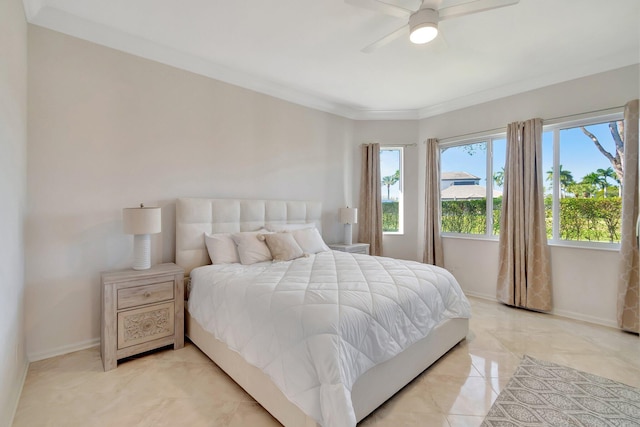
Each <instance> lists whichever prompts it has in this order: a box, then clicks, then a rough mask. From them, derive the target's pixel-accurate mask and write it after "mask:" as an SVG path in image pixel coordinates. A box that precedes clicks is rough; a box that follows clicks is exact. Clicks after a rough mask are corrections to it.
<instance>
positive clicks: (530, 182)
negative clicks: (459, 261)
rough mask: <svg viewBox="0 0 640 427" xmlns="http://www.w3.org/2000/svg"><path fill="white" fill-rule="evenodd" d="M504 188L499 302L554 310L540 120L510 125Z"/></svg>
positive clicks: (532, 308)
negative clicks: (552, 304) (545, 210)
mask: <svg viewBox="0 0 640 427" xmlns="http://www.w3.org/2000/svg"><path fill="white" fill-rule="evenodd" d="M503 190H504V191H503V196H502V215H501V218H500V267H499V272H498V286H497V297H498V300H500V301H502V302H503V303H505V304H508V305H512V306H516V307H522V308H528V309H531V310H538V311H549V310H551V263H550V256H549V247H548V246H547V233H546V225H545V212H544V187H543V183H542V120H541V119H532V120H527V121H526V122H515V123H510V124H509V125H508V126H507V161H506V165H505V180H504V188H503Z"/></svg>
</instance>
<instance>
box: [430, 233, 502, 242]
mask: <svg viewBox="0 0 640 427" xmlns="http://www.w3.org/2000/svg"><path fill="white" fill-rule="evenodd" d="M441 236H442V237H444V238H447V239H463V240H486V241H488V242H497V241H498V240H499V237H498V236H488V235H486V234H458V233H442V234H441Z"/></svg>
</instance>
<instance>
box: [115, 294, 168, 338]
mask: <svg viewBox="0 0 640 427" xmlns="http://www.w3.org/2000/svg"><path fill="white" fill-rule="evenodd" d="M174 312H175V306H174V303H173V301H172V302H169V303H165V304H158V305H152V306H150V307H143V308H138V309H135V310H128V311H122V312H120V313H118V349H121V348H125V347H130V346H132V345H136V344H140V343H144V342H147V341H152V340H155V339H158V338H164V337H168V336H171V335H173V334H174V330H175V326H174Z"/></svg>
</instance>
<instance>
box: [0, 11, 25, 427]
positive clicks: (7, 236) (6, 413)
mask: <svg viewBox="0 0 640 427" xmlns="http://www.w3.org/2000/svg"><path fill="white" fill-rule="evenodd" d="M26 150H27V23H26V20H25V16H24V9H23V7H22V2H21V1H20V0H8V1H2V2H0V199H1V200H2V202H1V203H0V236H1V237H0V295H2V296H1V297H0V343H1V345H0V426H9V425H11V421H12V419H13V414H14V413H15V408H16V406H17V403H18V398H19V396H20V391H21V390H22V384H23V382H24V377H25V375H26V372H27V359H26V356H25V346H24V341H25V338H24V304H23V302H24V245H23V221H24V209H25V195H26V157H27V156H26Z"/></svg>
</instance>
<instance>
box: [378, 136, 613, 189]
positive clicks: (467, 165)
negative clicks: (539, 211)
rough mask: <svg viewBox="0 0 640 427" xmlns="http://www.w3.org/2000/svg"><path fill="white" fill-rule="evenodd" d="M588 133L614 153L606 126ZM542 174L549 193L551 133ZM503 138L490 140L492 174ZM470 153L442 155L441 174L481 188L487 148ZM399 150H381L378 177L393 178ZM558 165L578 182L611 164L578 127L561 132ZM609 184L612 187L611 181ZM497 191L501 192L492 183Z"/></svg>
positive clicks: (500, 160) (499, 163)
mask: <svg viewBox="0 0 640 427" xmlns="http://www.w3.org/2000/svg"><path fill="white" fill-rule="evenodd" d="M586 128H587V130H589V132H591V133H593V134H594V135H596V136H597V137H598V140H599V141H600V143H601V144H602V145H603V147H604V148H605V150H607V151H608V152H610V153H614V152H615V151H614V150H615V144H614V141H613V138H612V137H611V132H610V131H609V125H608V123H602V124H597V125H589V126H586ZM542 140H543V141H542V151H543V155H542V157H543V159H542V172H543V174H544V177H545V182H544V185H545V188H546V190H547V191H550V185H551V183H550V182H549V181H547V180H546V177H547V171H549V170H551V168H552V167H553V132H552V131H547V132H543V136H542ZM506 144H507V142H506V139H504V138H501V139H494V141H493V171H494V173H495V172H496V171H499V170H501V169H502V167H503V166H504V162H505V158H506ZM477 147H478V148H477V149H476V150H473V151H469V150H465V149H463V148H462V147H450V148H447V149H446V150H444V151H443V152H442V154H441V171H442V172H468V173H470V174H472V175H475V176H477V177H480V179H481V180H480V185H482V186H486V185H487V184H486V182H487V181H486V179H487V176H486V155H487V150H486V145H482V144H480V145H478V146H477ZM399 153H400V151H398V150H385V149H382V150H381V151H380V176H381V177H385V176H389V175H393V174H394V173H395V171H396V170H397V169H398V168H399V165H400V157H399ZM560 164H561V165H562V169H563V170H568V171H570V172H571V174H572V175H573V178H574V180H575V181H580V180H581V179H582V178H583V177H584V176H585V175H587V174H589V173H590V172H595V171H596V170H597V169H600V168H602V169H607V168H608V167H611V163H610V162H609V160H607V159H606V158H605V157H604V155H602V153H600V151H598V149H597V148H596V146H595V144H594V143H593V142H592V141H591V139H589V138H588V137H587V136H586V135H585V134H584V133H582V131H581V130H580V129H579V128H570V129H564V130H561V131H560ZM610 183H611V184H614V183H613V181H611V180H610ZM399 187H400V184H395V185H393V186H391V188H390V192H389V194H390V196H391V199H393V200H395V199H397V198H398V195H399ZM494 188H495V189H496V190H500V191H501V190H502V187H498V186H496V185H495V183H494ZM382 198H383V200H385V199H386V198H387V187H386V186H383V188H382Z"/></svg>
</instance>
